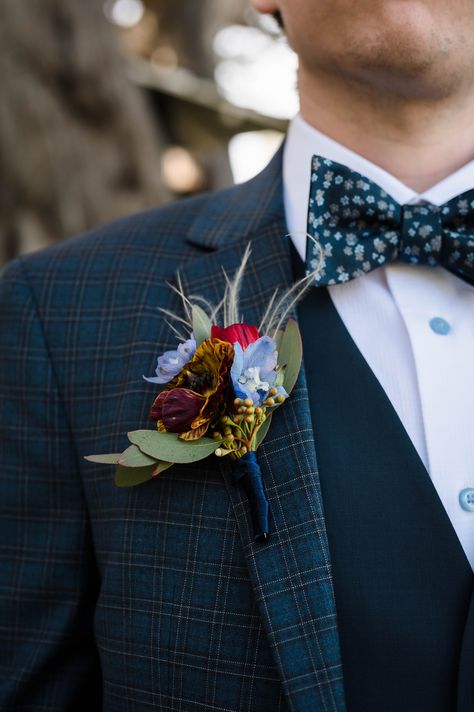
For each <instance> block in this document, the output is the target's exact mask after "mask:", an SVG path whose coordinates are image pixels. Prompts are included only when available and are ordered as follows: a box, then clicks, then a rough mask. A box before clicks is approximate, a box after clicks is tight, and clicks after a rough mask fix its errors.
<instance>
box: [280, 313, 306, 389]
mask: <svg viewBox="0 0 474 712" xmlns="http://www.w3.org/2000/svg"><path fill="white" fill-rule="evenodd" d="M302 358H303V344H302V341H301V334H300V330H299V328H298V324H297V323H296V321H295V320H294V319H289V320H288V323H287V325H286V329H285V332H284V334H283V336H282V339H281V342H280V348H279V351H278V365H279V366H282V367H283V368H284V377H283V384H282V385H283V388H284V389H285V390H286V392H287V393H288V395H289V394H290V393H291V391H292V390H293V387H294V385H295V383H296V380H297V378H298V374H299V372H300V368H301V360H302Z"/></svg>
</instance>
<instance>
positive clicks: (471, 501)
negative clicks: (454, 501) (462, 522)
mask: <svg viewBox="0 0 474 712" xmlns="http://www.w3.org/2000/svg"><path fill="white" fill-rule="evenodd" d="M459 504H460V505H461V507H462V508H463V509H464V510H465V511H466V512H474V487H466V489H463V490H461V492H460V493H459Z"/></svg>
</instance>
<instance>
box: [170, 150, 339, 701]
mask: <svg viewBox="0 0 474 712" xmlns="http://www.w3.org/2000/svg"><path fill="white" fill-rule="evenodd" d="M226 198H228V199H226ZM286 232H287V229H286V225H285V220H284V212H283V204H282V186H281V155H280V154H277V156H276V158H275V159H274V161H273V162H272V163H271V164H270V166H269V167H268V168H267V169H266V171H264V173H263V174H261V175H260V176H259V177H258V178H257V179H254V181H251V182H250V183H249V184H246V185H245V186H242V187H241V188H240V190H239V191H234V192H232V193H229V194H226V193H224V194H221V196H219V197H218V198H216V200H215V201H212V203H211V206H210V208H209V209H208V211H207V212H206V211H205V212H204V213H203V214H202V215H201V217H200V218H199V220H198V221H197V223H195V224H194V226H193V228H192V230H191V232H190V235H189V240H190V241H191V242H193V243H194V244H198V245H200V246H201V247H203V248H207V249H214V250H215V251H213V252H212V253H211V254H207V255H206V256H204V257H202V258H200V259H198V260H194V261H193V262H191V263H190V264H188V265H187V266H186V267H185V268H184V269H183V270H180V276H181V279H182V283H183V286H184V289H185V292H186V293H187V294H199V295H202V296H204V297H205V298H207V299H209V300H210V301H211V302H213V303H217V302H218V301H219V300H220V299H221V297H222V295H223V292H224V287H225V279H224V275H223V272H222V269H224V270H225V271H226V272H227V273H228V274H229V275H232V274H233V273H234V272H235V271H236V269H237V268H238V266H239V264H240V262H241V259H242V255H243V252H244V250H245V247H246V245H247V244H248V242H251V246H252V255H251V259H250V263H249V266H248V269H247V270H246V274H245V278H244V282H243V287H242V293H241V312H242V313H243V315H244V318H245V321H247V322H249V323H255V324H258V323H259V321H260V318H261V316H262V315H263V312H264V310H265V307H266V305H267V303H268V300H269V299H270V296H271V294H272V293H273V291H274V289H275V287H280V288H282V289H284V288H285V287H287V286H289V285H290V284H291V283H292V281H293V276H292V268H291V256H290V242H289V238H288V236H287V235H286ZM258 456H259V462H260V464H261V467H262V471H263V477H264V485H265V489H266V493H267V497H268V500H269V504H270V512H271V514H270V537H269V540H268V542H266V543H262V542H254V541H253V536H252V523H251V517H250V511H249V507H248V502H247V499H246V496H245V494H244V493H243V492H242V491H241V489H240V488H239V487H238V486H237V485H235V484H234V482H233V478H232V473H231V470H232V463H231V462H228V461H225V460H223V461H221V469H222V475H223V477H224V480H225V482H226V486H227V489H228V492H229V496H230V498H231V501H232V506H233V510H234V514H235V518H236V522H237V526H238V530H239V535H240V538H241V541H242V546H243V549H244V552H245V556H246V560H247V564H248V569H249V573H250V578H251V582H252V585H253V588H254V590H255V595H256V599H257V601H258V605H259V608H260V612H261V616H262V620H263V623H264V626H265V630H266V633H267V635H268V638H269V641H270V644H271V646H272V650H273V653H274V657H275V663H276V666H277V669H278V670H279V673H280V676H281V679H282V682H283V685H284V689H285V691H286V695H287V699H288V701H289V706H290V708H291V709H292V710H294V711H295V712H306V711H308V712H309V710H311V712H319V710H324V711H325V712H329V711H331V712H343V710H344V709H345V703H344V693H343V684H342V666H341V658H340V649H339V638H338V631H337V621H336V608H335V600H334V592H333V583H332V573H331V564H330V560H329V549H328V542H327V536H326V528H325V522H324V514H323V508H322V501H321V491H320V483H319V476H318V468H317V461H316V452H315V446H314V439H313V432H312V426H311V416H310V410H309V399H308V391H307V386H306V378H305V372H304V368H303V369H302V371H301V373H300V376H299V379H298V382H297V384H296V386H295V389H294V391H293V393H292V395H291V397H290V399H289V400H288V401H287V402H286V403H285V404H284V406H283V407H282V408H280V409H279V410H278V411H277V412H276V413H275V415H274V417H273V422H272V426H271V428H270V432H269V434H268V436H267V438H266V440H265V442H264V444H263V445H262V446H261V447H260V449H259V451H258Z"/></svg>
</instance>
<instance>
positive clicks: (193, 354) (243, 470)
mask: <svg viewBox="0 0 474 712" xmlns="http://www.w3.org/2000/svg"><path fill="white" fill-rule="evenodd" d="M250 254H251V252H250V246H249V247H247V250H246V251H245V254H244V257H243V260H242V263H241V265H240V267H239V269H238V271H237V273H236V274H235V276H234V278H233V279H230V278H229V277H228V276H227V275H225V277H226V289H225V293H224V295H223V298H222V300H221V302H220V303H219V304H218V305H217V307H215V308H213V307H212V306H211V305H210V304H208V303H207V302H206V301H205V300H203V299H202V298H201V297H194V298H193V297H191V296H187V295H186V294H184V292H183V289H182V286H181V283H180V281H178V286H177V287H176V286H172V285H170V288H171V289H173V290H174V291H175V292H177V294H178V295H179V297H180V299H181V302H182V305H183V310H184V316H180V315H176V314H174V313H171V312H169V311H168V310H165V309H161V311H162V312H163V313H164V314H165V315H166V317H167V318H168V319H169V318H171V319H173V320H174V321H175V324H177V325H178V326H174V325H173V324H172V323H170V326H171V328H172V329H173V331H174V332H175V334H176V336H177V337H178V338H179V340H180V342H179V344H178V345H177V347H176V349H174V350H172V351H166V352H165V353H164V354H162V355H160V356H158V362H157V367H156V372H155V373H156V375H155V376H152V377H147V376H143V378H144V379H145V380H146V381H147V382H149V383H152V384H154V385H157V386H160V387H161V388H162V390H161V392H160V393H159V394H158V395H157V396H156V397H155V398H154V401H153V404H152V406H151V411H150V419H151V420H152V421H153V422H155V423H156V429H154V430H151V429H150V430H134V431H132V432H129V433H128V439H129V441H130V445H129V446H128V447H127V448H126V450H124V451H123V452H122V453H111V454H105V455H89V456H87V457H86V458H85V459H86V460H90V461H91V462H97V463H107V464H114V465H115V466H116V473H115V483H116V484H117V485H118V486H119V487H127V486H134V485H138V484H141V483H143V482H146V481H147V480H150V479H153V478H156V477H158V476H159V475H160V474H161V473H163V472H164V471H165V470H167V469H168V468H170V467H171V466H172V465H174V464H186V463H193V462H197V461H199V460H202V459H204V458H207V457H210V456H214V457H219V458H228V459H229V460H230V461H232V463H233V465H234V467H233V473H234V480H235V481H236V482H238V483H239V484H241V485H242V486H243V488H244V490H245V492H246V494H247V496H248V499H249V504H250V508H251V513H252V520H253V527H254V534H255V539H256V540H257V539H263V540H265V539H267V537H268V533H269V526H268V519H269V517H268V515H269V507H268V501H267V498H266V495H265V488H264V483H263V478H262V471H261V469H260V466H259V463H258V459H257V452H258V448H259V447H260V445H261V444H262V442H263V440H264V438H265V436H266V435H267V433H268V430H269V428H270V424H271V420H272V416H273V414H274V412H275V411H276V410H277V409H278V408H279V407H281V406H282V405H284V403H285V401H286V400H287V399H288V398H289V396H290V394H291V391H292V389H293V386H294V385H295V383H296V379H297V377H298V373H299V371H300V367H301V360H302V346H301V337H300V333H299V329H298V326H297V323H296V322H295V321H294V320H293V319H290V318H288V315H289V313H290V311H291V309H292V307H293V306H294V305H295V304H296V302H297V301H298V300H299V298H300V297H301V295H302V294H303V293H304V292H305V291H306V289H307V287H308V285H309V284H310V282H311V280H312V276H308V277H305V278H304V279H302V280H300V281H299V282H297V283H295V284H294V285H293V286H292V287H291V288H290V289H289V290H287V291H285V292H284V293H282V294H279V293H278V290H277V291H276V292H274V294H273V295H272V298H271V299H270V301H269V303H268V305H267V308H266V310H265V313H264V314H263V316H262V319H261V321H260V324H259V325H258V326H256V325H253V324H247V323H245V321H244V319H243V318H240V317H239V291H240V287H241V283H242V277H243V274H244V271H245V267H246V264H247V262H248V260H249V258H250ZM179 327H184V329H185V330H186V333H183V331H182V329H181V330H180V328H179Z"/></svg>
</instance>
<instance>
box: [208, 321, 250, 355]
mask: <svg viewBox="0 0 474 712" xmlns="http://www.w3.org/2000/svg"><path fill="white" fill-rule="evenodd" d="M211 336H212V337H213V338H214V339H220V340H221V341H227V342H228V343H229V344H235V343H238V344H240V345H241V346H242V348H243V349H244V350H245V349H246V348H247V346H249V344H253V342H254V341H257V339H258V338H260V334H259V333H258V329H257V327H256V326H252V325H250V324H231V326H227V327H226V328H225V329H222V328H221V327H220V326H213V327H212V328H211Z"/></svg>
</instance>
